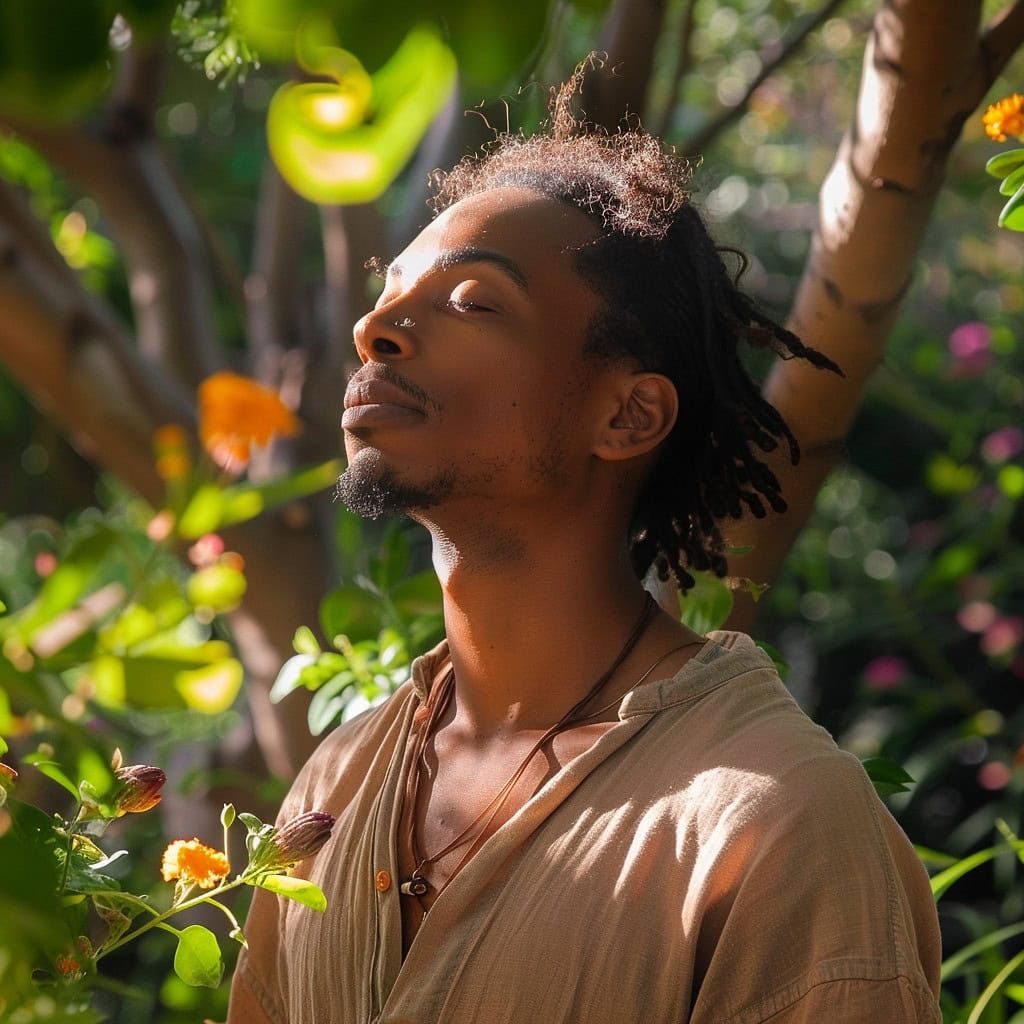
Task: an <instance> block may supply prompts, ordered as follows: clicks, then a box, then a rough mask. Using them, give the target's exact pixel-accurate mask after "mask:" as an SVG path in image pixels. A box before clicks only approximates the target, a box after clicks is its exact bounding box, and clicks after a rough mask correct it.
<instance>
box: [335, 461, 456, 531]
mask: <svg viewBox="0 0 1024 1024" xmlns="http://www.w3.org/2000/svg"><path fill="white" fill-rule="evenodd" d="M375 455H376V453H370V452H368V451H362V452H360V453H359V454H358V455H357V456H356V457H355V458H354V459H353V460H352V461H351V462H350V463H349V466H348V468H347V469H346V470H345V472H344V473H342V474H341V476H340V477H339V478H338V483H337V485H336V486H335V488H334V496H335V498H338V499H340V500H341V501H342V502H344V504H345V506H346V507H347V508H349V509H350V510H351V511H352V512H355V514H356V515H357V516H362V517H363V518H364V519H379V518H380V517H381V516H388V515H397V514H405V513H409V512H419V511H423V510H424V509H429V508H433V507H435V506H436V505H438V504H440V503H441V502H442V501H444V499H445V498H447V497H448V495H449V494H450V493H451V490H452V485H453V480H452V478H451V476H450V475H441V476H439V477H438V478H436V479H435V480H433V481H431V482H430V483H427V484H411V483H408V482H407V481H403V480H400V479H399V478H398V476H397V475H396V474H395V473H394V471H393V470H392V469H391V468H390V467H387V466H384V465H382V464H381V460H380V457H379V456H376V457H374V456H375Z"/></svg>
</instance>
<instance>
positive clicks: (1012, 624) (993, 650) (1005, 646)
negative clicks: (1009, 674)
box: [981, 615, 1024, 658]
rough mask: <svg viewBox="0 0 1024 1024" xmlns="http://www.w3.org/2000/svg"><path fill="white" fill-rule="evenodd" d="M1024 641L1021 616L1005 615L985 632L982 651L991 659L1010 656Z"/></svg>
mask: <svg viewBox="0 0 1024 1024" xmlns="http://www.w3.org/2000/svg"><path fill="white" fill-rule="evenodd" d="M1021 640H1024V619H1022V618H1021V617H1020V616H1019V615H1003V616H1001V617H1000V618H998V619H996V621H995V622H993V623H992V625H991V626H989V627H988V629H987V630H985V635H984V636H983V637H982V638H981V649H982V650H983V651H984V652H985V653H986V654H987V655H988V656H989V657H990V658H998V657H999V656H1000V655H1003V654H1009V653H1010V651H1012V650H1013V649H1014V648H1015V647H1016V646H1017V645H1018V644H1019V643H1020V642H1021Z"/></svg>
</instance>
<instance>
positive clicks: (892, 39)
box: [726, 0, 1024, 629]
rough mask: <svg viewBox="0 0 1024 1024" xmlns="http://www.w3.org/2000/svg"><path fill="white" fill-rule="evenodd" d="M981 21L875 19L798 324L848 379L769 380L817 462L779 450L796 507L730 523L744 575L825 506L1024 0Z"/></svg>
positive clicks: (905, 9) (962, 5)
mask: <svg viewBox="0 0 1024 1024" xmlns="http://www.w3.org/2000/svg"><path fill="white" fill-rule="evenodd" d="M980 18H981V3H980V0H890V2H888V3H885V4H883V5H882V7H881V8H880V10H879V12H878V14H877V15H876V17H875V20H874V25H873V29H872V32H871V35H870V38H869V39H868V44H867V48H866V50H865V53H864V66H863V72H862V78H861V84H860V94H859V97H858V102H857V110H856V115H855V118H854V123H853V125H852V126H851V127H850V129H849V130H848V131H847V133H846V135H845V136H844V138H843V140H842V142H841V144H840V146H839V150H838V152H837V154H836V159H835V162H834V164H833V165H832V169H831V170H830V172H829V174H828V176H827V177H826V179H825V182H824V184H823V186H822V190H821V198H820V204H819V214H818V224H817V228H816V229H815V232H814V237H813V240H812V243H811V253H810V257H809V259H808V262H807V266H806V268H805V270H804V274H803V277H802V279H801V281H800V285H799V288H798V291H797V296H796V300H795V303H794V306H793V309H792V312H791V314H790V318H789V324H788V326H789V327H790V329H791V330H792V331H793V332H794V333H796V334H797V335H799V336H800V337H801V339H802V340H803V341H804V342H806V343H807V344H809V345H811V346H812V347H814V348H816V349H818V350H819V351H821V352H824V353H825V354H826V355H828V356H829V357H831V358H832V359H833V360H834V361H835V362H836V363H837V364H838V365H839V366H840V367H841V368H842V370H843V373H844V374H845V376H844V377H837V376H835V375H834V374H831V373H829V372H828V371H823V370H816V369H815V368H814V367H812V366H810V365H809V364H807V363H805V362H804V361H803V360H799V359H793V360H780V361H779V362H778V363H777V364H776V365H775V367H774V369H773V370H772V372H771V374H770V376H769V377H768V380H767V381H766V383H765V388H764V391H765V395H766V397H767V398H768V400H769V401H770V402H771V403H772V404H773V405H774V406H775V407H776V408H777V409H778V410H779V412H781V413H782V415H783V417H784V418H785V419H786V421H787V422H788V423H789V425H790V427H791V428H792V430H793V433H794V434H795V435H796V437H797V440H798V441H799V443H800V448H801V450H802V452H803V459H802V461H801V463H800V465H799V467H793V466H791V465H790V464H789V463H788V461H787V460H785V459H784V458H782V457H779V458H776V459H775V460H774V465H773V467H772V468H773V469H774V470H775V472H776V474H777V475H778V476H779V478H780V481H781V482H782V487H783V493H784V495H785V496H786V501H787V502H788V504H789V509H788V511H787V512H786V513H784V514H782V515H769V517H768V518H767V519H764V520H754V519H750V520H741V521H740V522H738V523H736V524H735V525H733V524H726V525H727V529H726V533H727V535H728V541H729V543H730V544H733V545H736V546H745V545H753V547H754V550H753V551H752V552H751V553H750V554H747V555H744V556H742V557H740V558H737V559H736V560H735V572H736V574H737V575H741V576H746V577H749V578H752V579H754V580H756V581H760V582H767V583H771V582H772V581H773V580H774V579H775V578H776V577H777V576H778V573H779V570H780V568H781V566H782V561H783V559H784V558H785V556H786V553H787V552H788V551H789V549H790V548H791V547H792V545H793V542H794V541H795V539H796V536H797V534H798V533H799V532H800V529H801V528H802V527H803V525H804V523H805V522H806V521H807V519H808V517H809V516H810V514H811V512H812V511H813V507H814V499H815V497H816V495H817V493H818V491H819V489H820V488H821V485H822V483H823V482H824V480H825V478H826V476H827V475H828V473H829V471H830V470H831V469H832V467H833V465H834V464H835V462H836V460H837V458H838V453H839V451H840V450H841V442H842V439H843V438H844V436H845V435H846V433H847V431H848V430H849V428H850V425H851V423H852V422H853V419H854V416H855V415H856V412H857V409H858V406H859V404H860V400H861V397H862V395H863V393H864V389H865V387H866V385H867V382H868V380H869V379H870V377H871V374H872V372H873V371H874V369H875V368H876V366H877V365H878V364H879V363H880V362H881V360H882V357H883V354H884V350H885V342H886V339H887V338H888V336H889V333H890V330H891V329H892V325H893V323H894V321H895V319H896V316H897V313H898V311H899V306H900V302H901V301H902V299H903V296H904V295H905V294H906V292H907V290H908V288H909V287H910V283H911V279H912V275H913V270H914V264H915V260H916V258H917V253H918V250H919V248H920V246H921V240H922V238H923V236H924V232H925V228H926V227H927V225H928V221H929V220H930V218H931V215H932V211H933V209H934V207H935V200H936V197H937V196H938V193H939V189H940V187H941V185H942V180H943V177H944V175H945V171H946V164H947V161H948V158H949V154H950V151H951V150H952V148H953V146H954V144H955V143H956V141H957V139H958V138H959V135H960V130H961V128H962V127H963V124H964V122H965V121H966V120H967V118H968V117H970V116H971V114H972V113H973V112H974V111H975V110H976V108H977V107H978V105H979V103H980V102H981V101H982V99H983V97H984V95H985V93H986V92H987V91H988V89H989V87H990V86H991V84H992V82H993V81H994V79H995V77H996V76H997V75H998V74H999V72H1000V71H1001V70H1002V68H1003V67H1004V66H1005V64H1006V62H1007V60H1008V59H1009V58H1010V56H1011V55H1012V54H1013V52H1014V51H1015V50H1016V49H1017V47H1018V46H1019V45H1020V43H1021V39H1022V37H1024V5H1022V4H1021V3H1017V4H1014V5H1013V6H1012V7H1011V8H1008V9H1007V10H1006V11H1005V12H1004V14H1003V15H1002V16H1000V17H999V18H998V19H996V21H995V22H993V24H992V25H991V27H990V28H989V29H988V30H987V31H985V32H981V33H980V32H979V21H980ZM979 173H981V172H980V169H979ZM755 610H756V606H755V604H754V602H753V601H752V600H751V599H750V598H749V597H748V596H747V595H745V594H738V595H737V601H736V606H735V608H734V611H733V615H732V617H731V619H730V625H731V626H733V627H735V628H740V629H745V628H748V627H749V625H750V623H751V622H752V621H753V619H754V617H755Z"/></svg>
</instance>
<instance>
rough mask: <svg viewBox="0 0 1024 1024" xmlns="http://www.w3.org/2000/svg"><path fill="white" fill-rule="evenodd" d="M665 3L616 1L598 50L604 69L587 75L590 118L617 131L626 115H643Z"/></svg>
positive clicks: (588, 115) (656, 1) (632, 0)
mask: <svg viewBox="0 0 1024 1024" xmlns="http://www.w3.org/2000/svg"><path fill="white" fill-rule="evenodd" d="M664 17H665V0H613V2H612V5H611V7H610V9H609V11H608V16H607V18H606V19H605V23H604V29H603V31H602V34H601V41H600V43H599V46H598V48H599V49H601V50H604V51H605V52H606V53H607V54H608V63H607V64H606V65H605V67H604V69H603V70H598V71H595V72H594V73H592V74H590V75H588V76H587V90H588V96H587V102H586V112H587V119H588V120H590V121H593V122H594V123H595V124H600V125H604V126H605V127H606V128H607V129H608V130H609V131H614V130H615V129H616V128H617V127H618V126H619V123H620V122H621V121H622V119H623V118H624V117H625V116H626V115H627V114H633V115H643V113H644V110H645V104H646V100H647V86H648V83H649V82H650V78H651V68H652V67H653V65H654V51H655V49H656V47H657V45H658V38H659V36H660V35H661V25H662V22H663V21H664Z"/></svg>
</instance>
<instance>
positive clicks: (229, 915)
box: [206, 896, 245, 942]
mask: <svg viewBox="0 0 1024 1024" xmlns="http://www.w3.org/2000/svg"><path fill="white" fill-rule="evenodd" d="M206 902H207V903H212V904H213V905H214V906H215V907H216V908H217V909H218V910H219V911H221V912H222V913H223V914H224V916H225V917H226V918H227V919H228V921H230V922H231V927H232V928H233V929H234V930H235V931H236V932H238V934H239V935H241V934H242V926H241V925H240V924H239V923H238V918H237V917H235V915H234V914H233V913H232V912H231V909H230V908H229V907H226V906H225V905H224V904H223V903H221V902H220V900H215V899H212V898H211V897H209V896H207V897H206ZM244 941H245V940H244V936H243V942H244Z"/></svg>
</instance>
